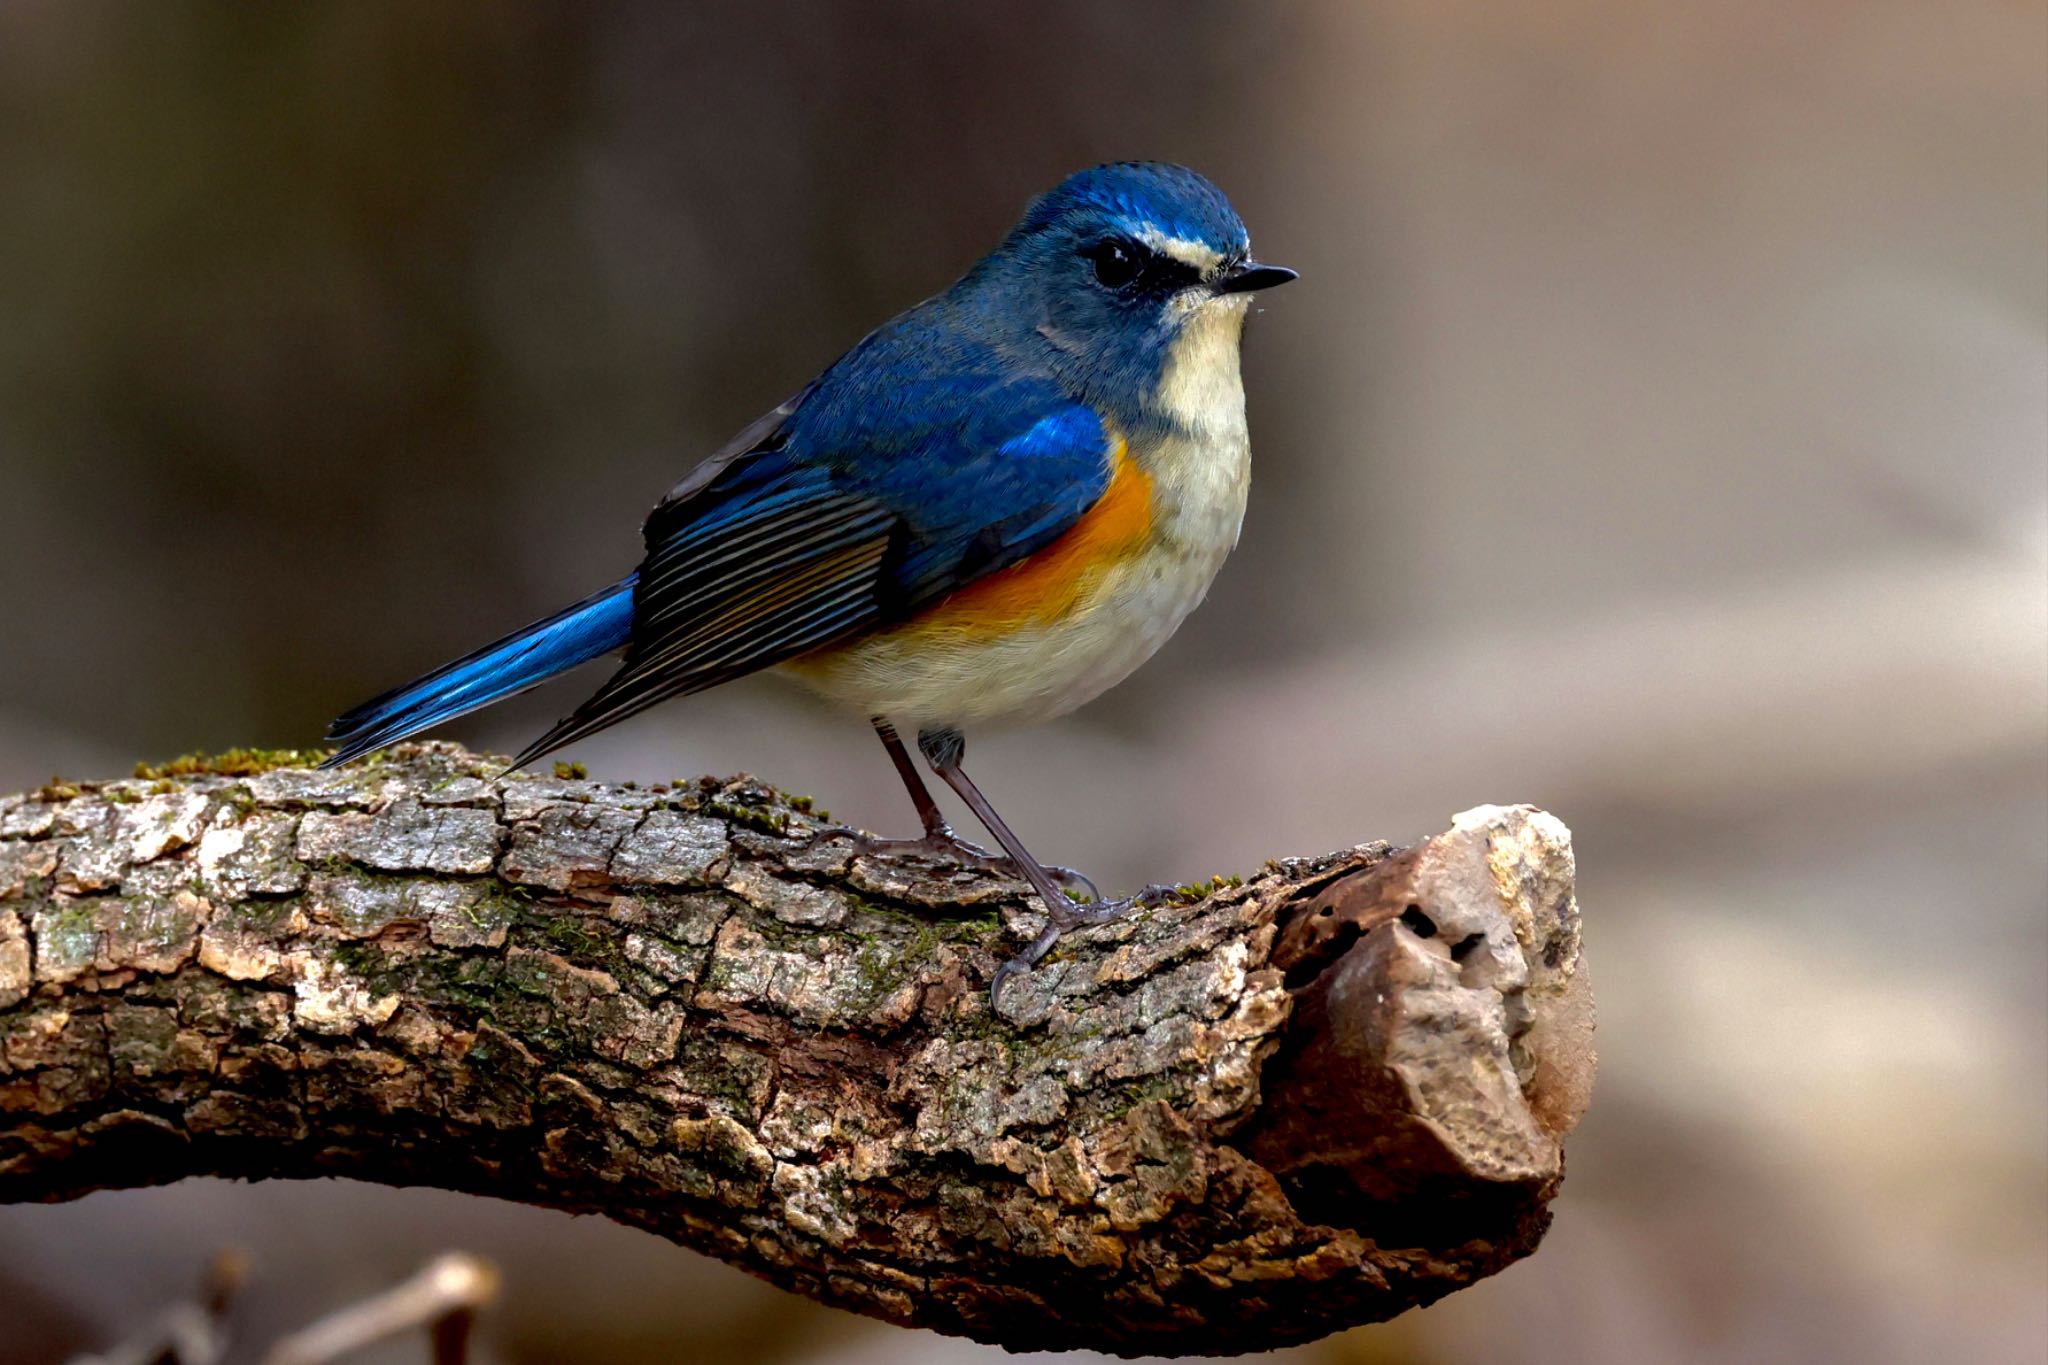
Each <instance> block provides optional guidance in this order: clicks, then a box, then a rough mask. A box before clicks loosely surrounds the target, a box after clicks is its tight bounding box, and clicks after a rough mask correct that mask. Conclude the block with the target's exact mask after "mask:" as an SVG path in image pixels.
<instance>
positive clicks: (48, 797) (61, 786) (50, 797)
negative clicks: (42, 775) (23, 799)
mask: <svg viewBox="0 0 2048 1365" xmlns="http://www.w3.org/2000/svg"><path fill="white" fill-rule="evenodd" d="M84 790H85V789H84V788H82V787H80V786H79V785H78V784H77V783H76V782H66V781H65V780H64V779H63V778H61V777H55V776H53V777H51V778H50V780H49V781H48V782H45V783H44V784H43V785H42V786H40V787H38V788H36V789H35V790H34V791H32V792H30V793H29V797H30V799H31V800H35V801H69V800H70V799H71V798H72V797H74V796H79V795H82V794H83V793H84Z"/></svg>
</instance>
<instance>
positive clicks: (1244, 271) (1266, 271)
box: [1209, 261, 1301, 294]
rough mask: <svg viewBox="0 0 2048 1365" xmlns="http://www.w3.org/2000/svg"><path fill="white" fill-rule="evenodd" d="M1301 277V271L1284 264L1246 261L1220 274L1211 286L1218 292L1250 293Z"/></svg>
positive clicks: (1272, 287)
mask: <svg viewBox="0 0 2048 1365" xmlns="http://www.w3.org/2000/svg"><path fill="white" fill-rule="evenodd" d="M1300 278H1301V272H1300V271H1298V270H1289V269H1288V268H1287V267H1286V266H1284V265H1262V264H1260V263H1259V262H1258V261H1246V262H1245V263H1244V264H1243V265H1240V266H1238V267H1237V268H1236V269H1234V270H1232V271H1230V272H1229V273H1228V274H1225V275H1220V276H1218V277H1217V279H1216V282H1215V283H1214V284H1212V285H1210V286H1209V288H1210V289H1211V290H1213V291H1214V292H1215V293H1218V294H1249V293H1250V292H1251V291H1252V290H1254V289H1278V288H1279V287H1280V286H1281V285H1283V284H1285V283H1287V282H1288V281H1289V280H1298V279H1300Z"/></svg>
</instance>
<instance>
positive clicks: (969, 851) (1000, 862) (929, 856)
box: [818, 825, 1102, 901]
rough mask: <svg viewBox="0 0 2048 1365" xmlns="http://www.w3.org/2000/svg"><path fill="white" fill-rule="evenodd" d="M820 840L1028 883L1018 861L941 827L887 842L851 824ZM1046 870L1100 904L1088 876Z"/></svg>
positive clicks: (1068, 887) (873, 853)
mask: <svg viewBox="0 0 2048 1365" xmlns="http://www.w3.org/2000/svg"><path fill="white" fill-rule="evenodd" d="M818 837H819V838H820V839H831V838H843V839H847V840H849V841H851V842H852V844H853V848H854V852H856V853H860V854H866V855H869V856H876V855H880V854H896V855H901V856H908V857H912V858H923V859H926V860H928V861H930V862H935V863H955V864H959V865H961V866H965V867H971V868H975V869H977V870H979V871H982V872H992V873H994V874H995V875H996V876H998V877H1009V878H1012V879H1014V880H1016V881H1028V880H1029V878H1027V877H1026V876H1025V875H1024V871H1023V869H1022V868H1020V867H1018V866H1017V860H1016V859H1014V858H1010V857H1006V856H1005V855H1003V854H1000V853H991V852H989V851H988V850H987V849H985V848H983V847H982V846H981V845H980V844H977V843H975V842H973V841H972V840H969V839H963V838H961V837H960V836H959V835H957V834H955V833H954V832H953V831H952V830H951V829H949V828H947V827H946V826H944V825H941V826H940V827H939V828H937V829H935V830H931V831H928V832H927V833H924V834H921V835H919V836H918V837H917V838H915V839H883V838H879V837H877V836H876V835H873V834H869V833H868V832H867V831H866V830H860V829H854V828H852V827H850V826H847V825H834V826H832V827H831V828H829V829H822V830H819V831H818ZM1044 866H1045V870H1046V872H1047V873H1048V874H1050V875H1051V877H1052V879H1053V880H1054V881H1056V882H1058V883H1059V884H1060V885H1061V886H1062V887H1063V888H1065V889H1066V890H1068V891H1079V892H1082V893H1085V894H1086V895H1087V897H1088V899H1089V900H1091V901H1099V900H1101V899H1102V893H1101V892H1100V891H1098V890H1097V889H1096V887H1095V882H1094V881H1093V879H1091V878H1090V877H1089V876H1088V875H1087V874H1086V873H1083V872H1076V871H1075V870H1074V869H1073V868H1071V867H1061V866H1060V865H1059V864H1057V863H1046V864H1045V865H1044Z"/></svg>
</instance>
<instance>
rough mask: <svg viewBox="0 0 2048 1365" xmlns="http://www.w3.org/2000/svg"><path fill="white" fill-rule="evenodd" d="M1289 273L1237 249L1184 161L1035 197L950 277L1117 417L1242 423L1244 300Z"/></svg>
mask: <svg viewBox="0 0 2048 1365" xmlns="http://www.w3.org/2000/svg"><path fill="white" fill-rule="evenodd" d="M1294 277H1295V275H1294V272H1293V271H1292V270H1289V269H1287V268H1286V267H1284V266H1273V265H1262V264H1260V263H1259V262H1257V261H1254V260H1253V259H1252V258H1251V238H1250V235H1249V234H1248V233H1247V232H1246V231H1245V226H1244V220H1243V219H1241V218H1239V217H1238V216H1237V211H1236V210H1235V209H1233V208H1231V206H1230V201H1229V200H1228V199H1226V198H1224V197H1223V191H1221V190H1219V189H1217V188H1216V186H1214V185H1213V184H1211V183H1210V182H1209V181H1207V180H1205V179H1203V178H1202V177H1201V176H1199V175H1197V174H1196V173H1195V172H1193V171H1191V170H1189V169H1187V168H1186V167H1185V166H1175V165H1171V164H1169V163H1166V162H1160V161H1126V162H1119V163H1117V164H1115V165H1109V166H1097V167H1095V168H1093V169H1092V170H1086V171H1080V172H1077V173H1076V174H1074V175H1070V176H1068V177H1067V178H1066V179H1065V180H1063V181H1061V182H1060V183H1059V184H1058V185H1057V186H1055V187H1054V188H1053V189H1051V190H1049V191H1047V192H1046V193H1045V194H1043V195H1041V196H1039V198H1038V199H1037V200H1035V201H1034V202H1033V203H1032V204H1031V206H1030V208H1028V209H1026V210H1025V213H1024V217H1023V219H1022V220H1021V221H1020V222H1019V223H1018V224H1017V226H1016V227H1015V228H1013V229H1012V230H1011V232H1010V235H1009V236H1008V237H1006V238H1004V239H1003V243H1002V245H1001V246H999V247H997V248H996V250H995V251H994V252H993V253H991V254H990V255H989V256H988V257H987V258H986V259H985V260H983V261H982V262H981V264H979V265H977V266H976V267H975V268H974V270H973V271H972V272H971V273H970V274H969V275H968V276H967V278H966V279H965V280H963V281H962V282H961V287H962V289H963V290H964V291H966V293H967V294H968V296H969V297H970V298H971V299H972V300H973V303H974V306H975V307H976V308H977V310H978V311H981V312H982V313H983V314H984V315H992V317H993V319H994V320H996V321H998V322H999V323H1000V324H1001V326H1000V328H999V331H1000V333H1001V334H1002V336H1003V339H1004V342H1005V344H1007V345H1010V346H1014V347H1019V348H1022V349H1026V350H1030V351H1032V352H1034V353H1036V354H1037V356H1038V358H1039V359H1041V360H1042V361H1043V362H1045V363H1047V364H1049V365H1050V367H1051V368H1052V369H1054V370H1055V372H1057V373H1059V374H1061V375H1062V377H1063V378H1064V379H1065V380H1066V381H1067V382H1068V384H1069V385H1070V386H1071V387H1072V388H1073V389H1074V390H1075V391H1076V392H1077V393H1080V394H1082V395H1084V396H1086V397H1087V398H1088V399H1089V400H1090V401H1092V402H1094V403H1095V404H1096V406H1098V407H1101V408H1103V409H1105V410H1107V411H1109V412H1111V413H1112V414H1114V415H1116V416H1117V417H1119V418H1120V419H1121V420H1123V421H1124V422H1126V423H1136V422H1144V421H1148V420H1151V421H1161V420H1163V421H1166V422H1169V423H1176V424H1179V425H1183V426H1188V425H1201V424H1203V423H1204V422H1207V421H1212V420H1218V419H1219V418H1224V417H1228V416H1230V414H1229V413H1228V412H1227V411H1226V412H1220V413H1219V412H1209V411H1207V409H1209V408H1212V407H1218V406H1219V405H1220V407H1222V408H1228V407H1229V406H1230V404H1231V403H1232V402H1234V403H1235V405H1236V414H1237V420H1239V421H1241V420H1242V410H1243V399H1242V388H1241V386H1240V384H1239V381H1238V375H1237V343H1238V337H1239V334H1240V332H1241V330H1242V328H1243V325H1244V314H1245V304H1246V300H1247V299H1248V298H1249V296H1250V294H1251V292H1252V291H1253V290H1258V289H1270V288H1273V287H1275V286H1277V285H1281V284H1285V283H1286V282H1287V281H1289V280H1291V279H1293V278H1294Z"/></svg>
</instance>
